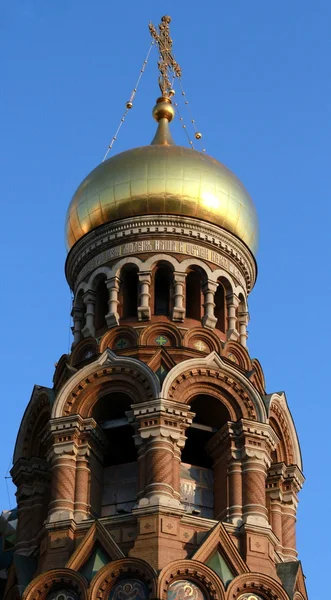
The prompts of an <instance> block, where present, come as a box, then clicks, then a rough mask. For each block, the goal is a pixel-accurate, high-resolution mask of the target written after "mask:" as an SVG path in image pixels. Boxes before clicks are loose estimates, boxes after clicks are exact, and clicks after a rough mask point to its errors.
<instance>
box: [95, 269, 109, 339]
mask: <svg viewBox="0 0 331 600" xmlns="http://www.w3.org/2000/svg"><path fill="white" fill-rule="evenodd" d="M95 291H96V299H95V321H94V326H95V333H96V335H97V336H98V334H100V333H101V332H102V331H103V330H105V329H107V321H106V314H107V313H108V289H107V286H106V278H104V279H100V280H99V282H98V284H97V286H96V290H95Z"/></svg>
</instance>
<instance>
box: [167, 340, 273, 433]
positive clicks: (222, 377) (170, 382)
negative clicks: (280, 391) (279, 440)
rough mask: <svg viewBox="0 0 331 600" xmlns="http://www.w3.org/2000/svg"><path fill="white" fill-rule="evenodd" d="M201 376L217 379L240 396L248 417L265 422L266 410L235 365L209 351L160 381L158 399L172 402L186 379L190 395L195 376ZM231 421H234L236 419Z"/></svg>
mask: <svg viewBox="0 0 331 600" xmlns="http://www.w3.org/2000/svg"><path fill="white" fill-rule="evenodd" d="M201 375H205V376H207V377H210V380H211V381H212V380H213V379H215V378H216V379H217V380H218V381H219V382H220V384H222V382H224V383H226V385H227V386H229V387H230V388H232V389H233V391H234V392H235V393H236V394H239V395H240V397H241V399H242V401H243V405H244V406H245V407H246V408H245V410H246V411H247V416H248V417H249V418H251V419H254V420H255V419H256V420H258V421H261V422H262V423H265V422H266V420H267V415H266V410H265V406H264V404H263V401H262V398H261V395H260V394H259V392H258V391H257V390H256V388H255V387H254V386H253V384H252V383H251V382H250V381H249V379H247V377H245V375H244V374H243V373H241V372H240V371H239V370H238V368H236V366H234V365H232V364H230V363H229V362H228V361H225V360H224V359H223V358H222V357H221V356H219V355H218V354H217V352H211V353H210V354H209V355H208V356H205V357H201V358H200V357H199V358H193V359H189V360H185V361H182V362H180V363H179V364H178V365H176V366H175V367H174V368H173V369H172V370H171V371H170V372H169V373H168V374H167V376H166V378H165V380H164V382H163V385H162V390H161V396H162V397H164V398H169V399H170V400H175V399H176V395H177V394H178V389H179V386H180V384H181V383H182V382H183V381H187V379H188V378H189V379H190V380H191V389H192V393H193V383H194V377H199V376H201ZM237 418H238V417H237ZM239 418H240V417H239ZM233 420H237V419H236V418H235V416H234V418H233Z"/></svg>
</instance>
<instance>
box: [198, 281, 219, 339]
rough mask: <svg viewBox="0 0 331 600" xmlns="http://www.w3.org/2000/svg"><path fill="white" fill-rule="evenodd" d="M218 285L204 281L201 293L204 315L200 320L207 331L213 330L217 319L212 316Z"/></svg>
mask: <svg viewBox="0 0 331 600" xmlns="http://www.w3.org/2000/svg"><path fill="white" fill-rule="evenodd" d="M217 286H218V284H217V283H215V281H210V280H209V279H208V281H206V282H205V283H204V285H203V293H204V296H205V301H204V309H205V314H204V316H203V319H202V324H203V326H204V327H208V329H214V328H215V326H216V323H217V318H216V317H215V315H214V307H215V302H214V296H215V292H216V290H217Z"/></svg>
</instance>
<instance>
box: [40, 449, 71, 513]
mask: <svg viewBox="0 0 331 600" xmlns="http://www.w3.org/2000/svg"><path fill="white" fill-rule="evenodd" d="M76 455H77V447H76V444H75V442H73V441H69V442H59V443H55V444H54V445H53V447H52V448H51V450H50V452H49V454H48V459H49V461H50V463H51V467H52V488H51V501H50V503H49V510H48V519H47V520H48V522H49V523H55V522H57V521H65V520H67V519H73V518H74V507H75V484H76Z"/></svg>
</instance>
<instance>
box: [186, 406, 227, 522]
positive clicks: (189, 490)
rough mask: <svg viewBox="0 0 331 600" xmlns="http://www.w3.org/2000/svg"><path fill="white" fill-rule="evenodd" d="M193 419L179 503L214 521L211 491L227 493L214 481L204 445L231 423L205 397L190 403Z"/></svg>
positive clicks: (222, 483) (222, 409) (221, 409)
mask: <svg viewBox="0 0 331 600" xmlns="http://www.w3.org/2000/svg"><path fill="white" fill-rule="evenodd" d="M190 404H191V410H192V412H195V417H194V419H193V423H192V425H191V427H190V428H189V429H188V431H187V432H186V435H187V440H186V443H185V447H184V450H183V452H182V463H181V473H180V492H181V499H182V502H183V503H184V505H185V506H186V509H187V510H188V511H189V512H191V513H192V514H199V515H201V516H202V517H206V518H214V516H215V514H214V497H215V498H216V496H215V494H214V490H215V489H218V488H219V486H221V487H222V489H223V490H226V481H223V480H221V481H220V477H219V476H218V477H217V480H215V481H214V473H213V469H212V467H213V459H212V457H211V456H209V454H208V452H207V451H206V445H207V443H208V442H209V440H210V439H211V438H212V437H213V436H214V435H215V433H216V432H217V431H218V430H219V429H220V428H221V427H222V426H223V425H224V424H225V423H226V422H227V421H229V420H230V414H229V412H228V410H227V408H226V407H225V406H224V404H223V403H222V402H220V400H217V398H214V397H213V396H210V395H208V394H199V395H198V396H195V398H193V400H192V401H191V402H190Z"/></svg>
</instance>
